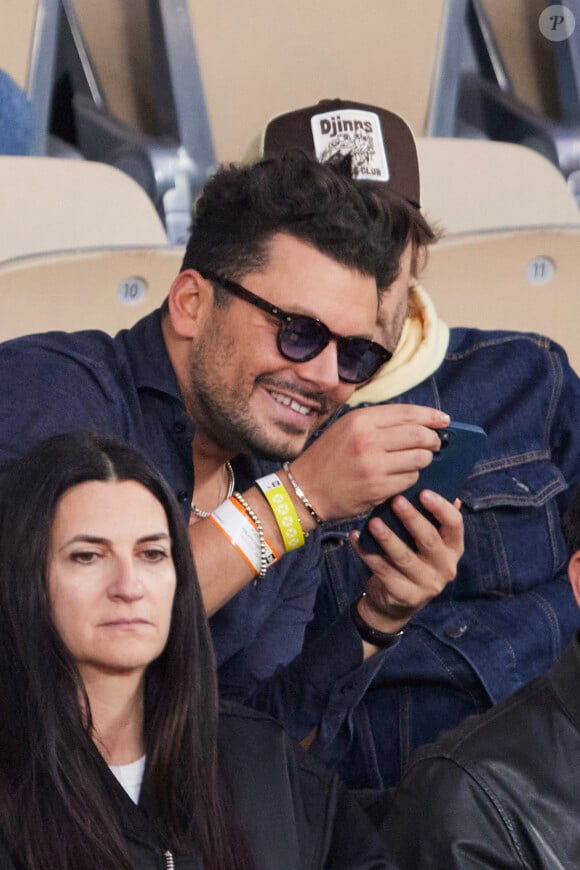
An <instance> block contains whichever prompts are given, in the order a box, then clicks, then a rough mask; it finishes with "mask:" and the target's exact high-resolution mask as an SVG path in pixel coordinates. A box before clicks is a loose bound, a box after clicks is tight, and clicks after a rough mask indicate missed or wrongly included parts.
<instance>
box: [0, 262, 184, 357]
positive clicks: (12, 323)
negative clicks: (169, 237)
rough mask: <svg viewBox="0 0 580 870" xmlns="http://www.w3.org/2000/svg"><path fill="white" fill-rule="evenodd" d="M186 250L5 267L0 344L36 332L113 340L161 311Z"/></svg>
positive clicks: (0, 267) (0, 275) (0, 271)
mask: <svg viewBox="0 0 580 870" xmlns="http://www.w3.org/2000/svg"><path fill="white" fill-rule="evenodd" d="M183 253H184V251H183V248H177V247H175V248H174V247H143V248H125V249H117V250H114V249H103V250H98V249H95V250H88V251H87V250H84V251H76V252H67V253H56V254H44V255H38V256H29V257H20V258H18V259H15V260H11V261H10V262H5V263H0V341H6V340H7V339H9V338H15V337H16V336H18V335H26V334H29V333H34V332H47V331H51V330H65V331H74V330H78V329H101V330H104V331H105V332H108V333H110V334H111V335H114V334H115V333H116V332H118V330H120V329H124V328H126V327H129V326H132V325H133V324H134V323H135V322H136V321H137V320H138V319H139V318H140V317H143V315H145V314H147V313H149V312H150V311H152V310H153V309H154V308H156V307H157V306H159V305H160V304H161V303H162V302H163V300H164V299H165V297H166V296H167V293H168V290H169V288H170V286H171V284H172V282H173V279H174V278H175V276H176V275H177V274H178V272H179V269H180V266H181V261H182V259H183Z"/></svg>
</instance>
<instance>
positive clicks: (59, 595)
mask: <svg viewBox="0 0 580 870" xmlns="http://www.w3.org/2000/svg"><path fill="white" fill-rule="evenodd" d="M48 592H49V598H50V604H51V612H52V619H53V622H54V624H55V626H56V629H57V631H58V633H59V634H60V636H61V638H62V640H63V642H64V643H65V645H66V646H67V647H68V649H69V650H70V652H71V653H72V655H73V657H74V658H75V660H76V662H77V664H78V667H79V670H80V672H81V675H82V676H83V679H85V680H86V678H87V677H89V675H90V674H94V673H95V672H98V673H101V674H111V675H113V674H122V673H136V674H142V673H143V672H144V670H145V668H146V667H147V665H148V664H149V663H150V662H152V661H153V660H154V659H156V658H157V657H158V656H159V655H160V654H161V652H162V651H163V648H164V647H165V643H166V641H167V637H168V634H169V627H170V623H171V610H172V605H173V596H174V594H175V568H174V565H173V559H172V556H171V540H170V538H169V529H168V525H167V518H166V516H165V511H164V509H163V507H162V506H161V504H160V503H159V502H158V501H157V499H156V498H155V497H154V496H153V495H152V494H151V493H150V492H149V490H148V489H146V488H145V487H144V486H142V485H141V484H140V483H137V482H136V481H132V480H127V481H113V482H102V481H96V480H92V481H88V482H86V483H81V484H79V485H78V486H74V487H72V488H71V489H69V490H68V491H67V492H66V493H65V494H64V495H63V496H62V498H61V499H60V501H59V503H58V505H57V508H56V511H55V516H54V522H53V526H52V531H51V538H50V555H49V565H48Z"/></svg>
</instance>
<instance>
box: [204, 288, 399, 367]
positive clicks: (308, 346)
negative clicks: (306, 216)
mask: <svg viewBox="0 0 580 870" xmlns="http://www.w3.org/2000/svg"><path fill="white" fill-rule="evenodd" d="M204 277H205V278H206V279H207V280H208V281H212V282H214V283H216V284H219V285H220V286H221V287H223V288H224V290H227V291H228V293H231V294H232V295H233V296H237V297H238V298H239V299H243V300H244V301H245V302H249V303H250V305H255V306H256V308H261V310H262V311H265V312H266V313H267V314H270V315H271V316H272V317H275V318H276V319H277V320H279V321H280V326H279V327H278V336H277V344H278V350H279V351H280V353H281V354H282V356H283V357H285V358H286V359H289V360H292V362H308V360H310V359H314V357H315V356H318V354H319V353H322V351H323V350H324V348H325V347H326V346H327V345H328V343H329V342H330V341H332V340H334V341H336V359H337V365H338V377H339V378H340V380H341V381H344V382H345V383H347V384H362V383H363V381H368V379H369V378H372V376H373V375H374V374H375V373H376V372H377V371H378V370H379V369H380V367H381V366H382V365H384V363H386V362H387V361H388V360H390V358H391V356H392V354H391V353H390V352H389V351H388V350H387V349H386V348H385V347H383V346H382V344H377V342H376V341H371V340H370V339H368V338H357V337H356V336H351V337H345V336H343V335H336V333H334V332H331V331H330V329H329V328H328V327H327V326H326V325H325V324H324V323H322V321H321V320H316V318H314V317H308V316H307V315H305V314H289V313H288V312H287V311H282V309H281V308H278V307H277V306H276V305H272V304H271V303H270V302H267V301H266V300H265V299H262V298H261V296H256V294H255V293H252V292H251V291H250V290H246V288H245V287H242V285H241V284H238V283H237V281H230V279H229V278H222V277H221V275H214V274H211V273H207V272H206V274H205V275H204Z"/></svg>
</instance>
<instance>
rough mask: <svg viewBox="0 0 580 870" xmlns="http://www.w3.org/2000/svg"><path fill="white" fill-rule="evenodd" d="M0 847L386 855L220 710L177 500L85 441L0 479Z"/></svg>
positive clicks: (268, 727)
mask: <svg viewBox="0 0 580 870" xmlns="http://www.w3.org/2000/svg"><path fill="white" fill-rule="evenodd" d="M0 843H1V847H0V868H2V870H4V868H11V870H12V868H17V870H21V868H27V870H61V868H62V870H90V868H98V870H113V868H115V870H118V868H122V870H123V868H126V870H129V868H161V867H166V868H173V867H175V868H183V870H186V868H188V870H189V868H212V870H250V868H255V870H261V868H263V870H266V868H267V870H286V868H288V870H301V868H306V867H308V868H361V870H379V868H385V867H387V866H389V865H388V864H387V861H386V859H385V858H384V854H383V847H382V845H381V843H380V841H379V840H378V838H377V835H376V834H375V832H374V830H373V829H372V827H371V826H370V824H369V823H368V821H367V819H366V818H365V817H364V815H363V814H362V812H361V811H360V810H358V808H355V807H354V805H351V803H350V802H349V799H348V798H347V796H346V793H345V792H344V790H343V789H342V787H341V786H340V785H339V783H338V782H337V780H336V779H335V778H334V776H333V775H331V774H329V773H327V772H325V771H322V770H321V769H320V768H319V767H318V766H317V765H316V764H315V763H314V762H312V761H310V759H308V758H307V757H306V756H305V755H303V754H301V753H300V752H299V751H297V750H295V749H294V747H293V746H292V745H290V743H289V742H288V741H287V740H286V738H285V736H284V735H283V733H282V732H281V729H280V728H279V726H278V725H277V724H276V723H275V722H273V721H272V720H270V719H268V718H267V717H263V716H261V715H260V714H257V713H255V712H252V711H245V710H243V709H242V708H237V707H228V708H227V709H223V710H222V712H221V714H219V713H218V702H217V687H216V677H215V663H214V658H213V652H212V647H211V640H210V635H209V631H208V627H207V623H206V619H205V616H204V613H203V605H202V600H201V595H200V591H199V587H198V584H197V579H196V576H195V570H194V567H193V563H192V559H191V555H190V548H189V541H188V537H187V533H186V530H185V528H184V525H183V521H182V517H181V512H180V509H179V507H178V506H177V504H176V503H175V502H174V500H173V496H172V494H171V492H170V491H169V489H168V488H167V487H166V485H165V483H164V482H163V480H162V478H161V477H160V475H159V474H158V473H157V471H156V470H155V469H154V468H153V467H152V466H150V465H149V463H148V462H147V461H146V460H145V459H144V458H142V457H141V456H140V455H139V454H138V453H136V452H135V451H134V450H133V449H131V448H128V447H126V446H124V445H121V444H116V443H114V442H110V441H107V440H103V439H99V438H97V437H94V436H90V435H61V436H56V437H54V438H51V439H49V440H48V441H46V442H43V443H42V444H40V445H39V446H37V447H36V448H35V449H33V450H32V451H31V452H30V453H28V454H27V455H26V456H25V457H23V458H22V459H21V460H18V461H17V462H16V463H14V464H13V465H12V466H10V468H9V469H8V470H7V471H6V472H5V474H4V475H3V477H2V480H1V482H0Z"/></svg>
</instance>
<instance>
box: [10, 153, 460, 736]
mask: <svg viewBox="0 0 580 870" xmlns="http://www.w3.org/2000/svg"><path fill="white" fill-rule="evenodd" d="M390 220H391V217H390V215H389V214H388V213H387V212H386V211H385V208H384V206H383V205H382V204H381V201H380V199H379V198H377V197H376V196H375V195H374V194H373V193H372V191H370V190H369V191H368V192H367V191H361V190H359V189H358V188H357V187H356V185H355V184H354V183H353V182H352V180H351V178H350V175H349V174H348V173H345V172H344V170H341V168H340V166H336V167H335V166H321V165H319V164H318V163H316V162H315V161H312V160H308V159H307V158H305V157H300V156H295V157H289V158H286V159H282V160H276V161H265V162H263V163H260V164H258V165H256V166H254V167H252V168H238V169H237V168H233V167H230V168H226V169H223V170H220V171H219V172H217V173H216V175H215V176H214V178H213V179H211V180H210V181H209V182H208V183H207V185H206V186H205V188H204V191H203V193H202V196H201V197H200V199H199V200H198V202H197V204H196V208H195V214H194V220H193V229H192V236H191V239H190V241H189V244H188V246H187V249H186V253H185V257H184V261H183V266H182V270H181V272H180V273H179V275H178V276H177V277H176V279H175V281H174V282H173V285H172V287H171V289H170V291H169V295H168V299H167V300H166V303H165V304H164V306H163V307H162V309H161V310H160V311H156V312H154V313H153V314H151V315H149V316H148V317H146V318H144V319H143V320H141V321H140V322H139V323H137V324H136V325H135V326H134V327H133V328H132V329H130V330H128V331H125V332H122V333H120V334H119V335H118V336H116V337H115V338H114V339H111V338H109V337H108V336H106V335H104V334H103V333H97V332H85V333H77V334H69V335H65V334H62V333H52V334H47V335H41V336H31V337H26V338H21V339H17V340H15V341H12V342H7V343H5V344H4V345H2V346H0V378H1V380H2V383H3V388H4V401H3V403H2V408H1V410H0V415H1V416H0V458H1V459H2V460H7V459H9V458H11V457H12V456H15V455H17V454H18V453H19V452H20V451H21V450H23V449H25V447H26V446H27V445H29V444H30V443H31V442H32V441H34V440H37V439H38V438H39V437H42V436H46V435H48V434H50V433H54V432H59V431H66V430H79V429H92V430H95V429H98V430H100V431H102V432H104V433H106V434H107V435H108V436H111V437H116V438H119V439H122V440H124V441H128V442H130V443H131V444H133V445H134V446H136V447H138V448H140V449H141V450H142V451H143V452H144V453H146V454H147V455H148V456H149V457H150V458H151V459H152V460H153V461H154V462H156V463H157V465H158V466H159V468H160V470H161V471H162V472H163V474H164V475H165V477H166V478H167V480H168V482H169V483H170V485H171V486H172V488H173V489H174V491H175V493H176V496H177V498H178V499H179V500H180V501H181V503H182V505H183V510H184V515H185V516H186V517H187V518H188V519H189V521H190V537H191V543H192V550H193V554H194V558H195V563H196V567H197V571H198V574H199V578H200V582H201V585H202V590H203V594H204V601H205V604H206V608H207V611H208V613H209V615H210V616H212V619H211V627H212V632H213V637H214V642H215V648H216V655H217V659H218V665H219V669H220V683H221V687H222V692H223V693H224V694H226V695H228V696H233V697H235V698H237V699H239V700H242V701H245V702H247V703H251V704H254V705H255V706H257V707H260V708H262V709H266V710H268V711H269V712H271V713H273V714H275V715H277V716H278V717H279V718H280V719H281V720H282V721H283V723H284V724H285V726H286V727H287V729H288V731H289V732H290V733H291V734H292V735H293V736H294V737H296V738H298V739H301V738H303V737H305V736H306V735H307V734H309V733H310V732H311V731H312V730H313V729H318V733H319V739H321V740H322V741H324V739H325V738H324V735H325V734H326V733H327V734H328V735H329V739H332V735H333V734H334V733H335V732H336V729H337V728H338V727H340V725H341V723H342V722H343V721H344V720H345V718H347V716H348V714H349V711H350V710H351V709H352V708H353V706H356V704H357V703H358V702H359V701H360V698H361V697H362V695H363V694H364V692H365V690H366V687H367V686H368V684H369V683H370V681H371V680H372V676H373V674H374V672H375V671H376V668H377V667H378V663H379V662H380V660H381V658H382V657H384V655H386V654H388V653H387V650H388V648H390V647H391V646H394V645H395V644H396V642H397V641H398V638H399V637H400V635H401V632H402V631H403V629H404V626H405V624H406V622H407V621H408V619H409V617H410V615H411V614H412V613H414V612H415V611H416V610H417V609H418V608H419V607H421V606H422V605H423V604H424V603H425V602H426V601H427V600H429V599H430V598H431V597H432V596H433V595H434V594H436V593H437V592H438V591H440V590H441V589H442V588H443V587H444V586H445V585H446V584H447V582H448V581H449V580H451V579H452V578H453V576H454V574H455V570H456V565H457V561H458V558H459V556H460V554H461V551H462V546H463V534H462V523H461V518H460V514H459V512H458V511H457V510H456V508H455V507H453V506H452V505H450V504H448V503H447V502H445V501H444V500H443V499H440V498H438V497H437V496H432V497H431V502H430V507H431V508H432V510H433V513H434V514H435V516H436V517H437V519H438V520H439V521H440V523H441V529H440V532H437V531H436V530H435V529H434V528H433V526H432V525H431V523H429V522H428V521H427V520H425V518H424V517H423V516H422V515H421V514H420V513H418V512H416V511H414V510H413V509H412V508H411V507H410V505H403V506H402V507H401V515H402V516H403V518H404V519H405V521H406V522H407V523H408V525H409V528H411V529H412V530H413V532H414V536H415V538H416V540H417V541H418V542H419V548H418V552H417V553H410V551H408V550H407V548H406V547H404V546H403V545H401V542H400V541H398V539H396V538H395V536H392V535H391V536H389V534H388V532H387V531H386V530H385V532H384V539H383V543H384V548H385V553H386V556H388V557H389V558H388V559H387V558H386V557H385V558H382V557H375V558H374V560H372V561H371V563H372V565H373V567H374V570H375V576H376V578H377V584H376V588H375V592H374V594H371V595H369V596H368V597H367V599H364V600H362V601H361V602H360V603H359V607H358V609H357V612H356V613H351V612H350V611H349V610H348V609H347V610H346V611H345V613H344V614H343V615H342V616H341V618H340V619H339V620H338V621H337V622H336V623H335V624H334V625H333V626H332V627H331V629H330V630H329V632H327V633H326V635H325V636H324V637H323V638H321V639H320V640H319V641H318V642H317V643H316V644H314V645H313V646H312V647H311V648H310V650H309V652H308V655H306V656H302V655H301V650H302V642H303V636H304V630H305V626H306V624H307V622H308V621H309V619H310V617H311V615H312V608H313V604H314V598H315V594H316V588H317V585H318V582H319V579H320V558H319V557H320V551H319V543H320V528H319V527H320V525H321V524H322V521H326V520H336V519H339V518H341V517H348V516H353V515H355V514H358V513H360V512H362V511H366V510H368V509H369V508H371V507H372V506H373V505H375V504H377V503H379V502H381V501H383V500H384V499H385V498H386V497H388V496H391V495H393V494H395V493H397V492H400V491H402V490H403V489H405V488H406V487H407V486H408V485H409V484H411V483H412V482H414V481H415V479H416V477H417V473H418V469H420V468H421V467H423V466H425V465H427V464H428V463H429V462H430V461H431V459H432V455H433V453H432V451H434V450H436V449H437V448H438V446H439V438H438V436H437V433H436V430H437V429H438V428H440V427H441V426H444V425H446V424H447V422H448V418H447V416H446V415H445V414H443V413H441V412H439V411H437V410H436V409H432V408H424V407H419V406H410V405H408V406H405V407H399V408H369V409H361V410H360V411H357V412H355V413H353V414H349V415H347V416H346V417H345V418H344V419H342V420H339V421H338V422H337V423H336V424H335V425H333V426H332V427H330V428H329V430H328V432H326V433H325V434H324V435H322V436H321V437H320V438H319V439H318V440H316V441H315V442H314V443H313V444H312V446H310V447H309V448H308V449H307V450H305V451H304V447H305V444H306V442H307V441H308V439H309V438H310V437H311V436H312V435H313V433H314V432H315V431H316V430H317V429H319V428H320V426H321V425H322V423H324V422H325V421H326V420H327V419H328V417H329V416H330V415H331V414H332V413H334V412H335V411H336V410H337V409H339V408H340V407H341V406H342V405H343V404H344V403H345V402H346V400H347V399H348V398H349V396H351V395H352V393H353V390H354V388H355V386H356V385H357V384H361V383H363V382H365V381H366V380H368V379H369V378H371V377H372V376H373V374H374V373H375V372H376V371H377V370H378V368H379V367H380V366H381V365H382V364H383V363H384V362H385V361H386V360H387V359H388V357H389V355H390V353H389V351H388V350H387V349H386V348H384V347H382V346H381V345H380V344H378V343H377V342H375V341H374V333H375V322H376V316H377V286H378V285H382V284H383V283H384V282H385V281H391V280H392V279H393V278H394V275H395V273H396V270H397V268H398V260H399V256H400V252H401V243H402V241H403V240H401V239H397V238H396V236H393V240H392V246H389V245H385V226H386V225H388V223H389V221H390ZM258 459H260V460H261V461H262V464H261V465H260V467H258V463H257V460H258ZM264 461H269V463H270V464H269V467H268V473H267V474H265V475H264V464H263V463H264ZM256 478H259V479H258V480H257V482H256Z"/></svg>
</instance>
